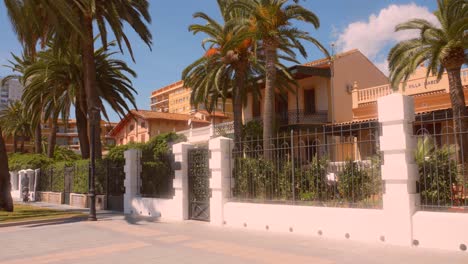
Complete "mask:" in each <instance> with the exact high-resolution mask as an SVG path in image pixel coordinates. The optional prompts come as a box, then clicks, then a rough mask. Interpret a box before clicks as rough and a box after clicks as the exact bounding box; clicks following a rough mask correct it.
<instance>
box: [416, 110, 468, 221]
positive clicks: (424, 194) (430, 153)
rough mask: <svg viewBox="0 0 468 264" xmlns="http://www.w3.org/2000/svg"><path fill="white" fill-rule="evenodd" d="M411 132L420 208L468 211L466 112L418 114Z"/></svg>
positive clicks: (467, 120) (467, 125) (445, 111)
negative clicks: (416, 167) (414, 146)
mask: <svg viewBox="0 0 468 264" xmlns="http://www.w3.org/2000/svg"><path fill="white" fill-rule="evenodd" d="M413 132H414V136H415V137H416V139H417V146H416V148H415V150H414V155H415V161H416V163H417V165H418V173H419V180H418V185H417V187H418V188H417V189H418V190H417V191H418V192H419V193H420V195H421V204H420V207H421V209H422V210H431V211H432V210H448V211H457V212H468V167H467V165H468V116H465V115H463V114H458V115H454V114H453V112H452V111H451V110H443V111H437V112H432V113H428V114H421V115H418V116H417V117H416V121H415V122H414V123H413Z"/></svg>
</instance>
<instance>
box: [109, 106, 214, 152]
mask: <svg viewBox="0 0 468 264" xmlns="http://www.w3.org/2000/svg"><path fill="white" fill-rule="evenodd" d="M189 120H190V122H191V125H190V124H189ZM209 124H210V123H209V122H207V121H204V120H198V119H194V118H192V117H191V116H190V115H187V114H176V113H161V112H156V111H145V110H139V111H136V110H132V111H131V112H130V113H129V114H127V116H126V117H125V118H124V119H123V120H122V121H120V123H118V124H117V126H115V128H114V129H112V131H110V133H109V135H110V136H112V137H113V138H115V142H116V144H117V145H125V144H128V143H145V142H148V141H149V140H150V139H151V138H153V137H155V136H157V135H159V134H161V133H168V132H178V131H181V130H186V129H188V128H190V126H192V127H193V128H198V127H202V126H207V125H209Z"/></svg>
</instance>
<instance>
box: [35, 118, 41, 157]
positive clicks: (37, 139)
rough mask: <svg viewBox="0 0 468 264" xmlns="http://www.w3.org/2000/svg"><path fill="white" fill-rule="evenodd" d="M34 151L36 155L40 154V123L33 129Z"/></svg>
mask: <svg viewBox="0 0 468 264" xmlns="http://www.w3.org/2000/svg"><path fill="white" fill-rule="evenodd" d="M34 149H35V150H36V153H37V154H41V153H42V128H41V122H40V121H39V123H38V124H37V126H36V128H35V129H34Z"/></svg>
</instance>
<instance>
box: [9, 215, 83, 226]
mask: <svg viewBox="0 0 468 264" xmlns="http://www.w3.org/2000/svg"><path fill="white" fill-rule="evenodd" d="M86 219H88V216H87V215H83V216H81V215H79V216H71V217H70V216H69V217H61V218H51V219H39V220H28V221H20V222H11V223H3V224H2V223H0V228H2V227H12V226H25V225H37V224H52V223H57V224H58V223H67V222H78V221H84V220H86Z"/></svg>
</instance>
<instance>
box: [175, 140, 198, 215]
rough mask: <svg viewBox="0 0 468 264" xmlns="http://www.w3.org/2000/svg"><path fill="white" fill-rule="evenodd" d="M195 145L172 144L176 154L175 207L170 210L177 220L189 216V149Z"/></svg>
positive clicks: (184, 143)
mask: <svg viewBox="0 0 468 264" xmlns="http://www.w3.org/2000/svg"><path fill="white" fill-rule="evenodd" d="M194 147H195V146H194V145H192V144H190V143H186V142H182V143H178V144H175V145H174V146H172V153H173V154H174V162H175V164H176V166H175V169H174V174H175V177H174V182H173V183H174V184H173V186H174V198H173V201H174V208H173V212H168V214H172V215H169V217H170V218H173V219H176V220H187V219H188V218H189V213H188V207H189V200H188V199H189V197H188V196H189V193H188V192H189V190H188V150H189V149H192V148H194Z"/></svg>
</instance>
